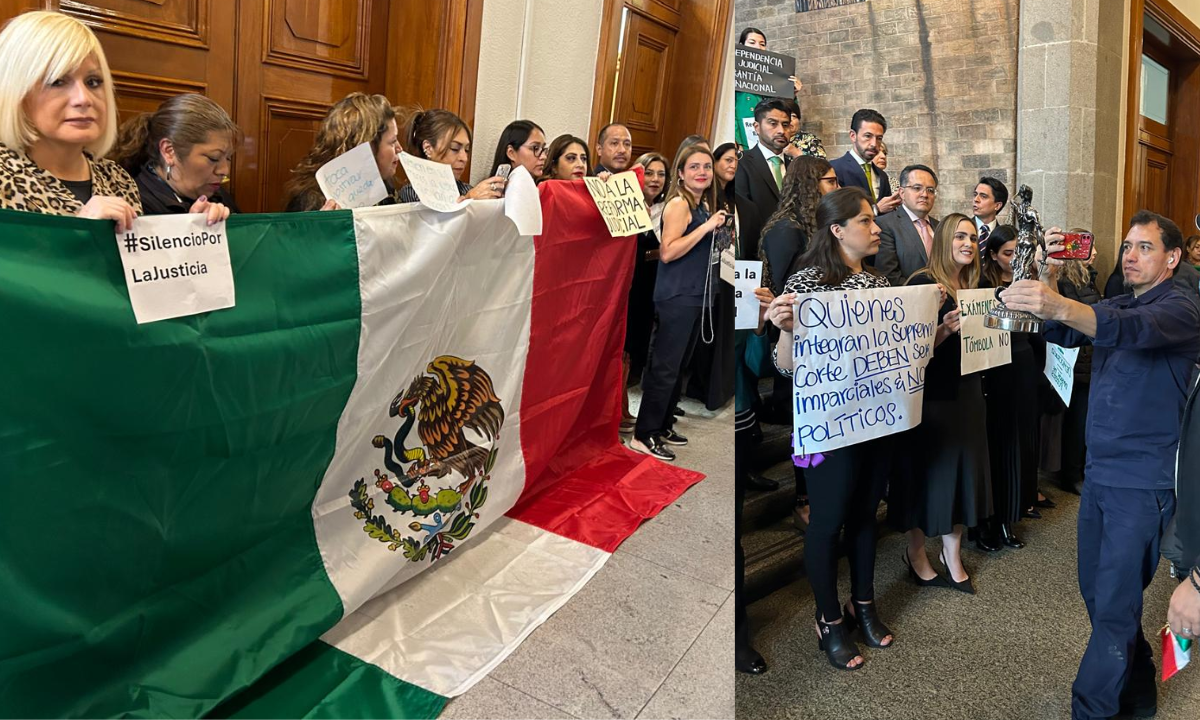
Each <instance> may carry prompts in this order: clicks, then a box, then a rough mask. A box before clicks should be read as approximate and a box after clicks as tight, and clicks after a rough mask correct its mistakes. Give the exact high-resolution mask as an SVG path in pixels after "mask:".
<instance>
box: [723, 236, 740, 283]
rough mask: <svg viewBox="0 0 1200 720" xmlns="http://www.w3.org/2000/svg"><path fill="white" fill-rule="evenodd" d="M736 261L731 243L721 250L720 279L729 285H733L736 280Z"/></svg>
mask: <svg viewBox="0 0 1200 720" xmlns="http://www.w3.org/2000/svg"><path fill="white" fill-rule="evenodd" d="M737 263H738V260H737V258H736V257H735V256H734V254H733V246H732V245H731V246H729V247H727V248H725V249H724V250H722V251H721V279H722V280H724V281H725V282H727V283H729V284H730V285H734V284H735V283H736V280H737Z"/></svg>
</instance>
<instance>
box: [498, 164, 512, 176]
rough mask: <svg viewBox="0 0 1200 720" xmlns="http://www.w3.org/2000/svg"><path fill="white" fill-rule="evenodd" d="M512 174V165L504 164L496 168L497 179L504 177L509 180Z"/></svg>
mask: <svg viewBox="0 0 1200 720" xmlns="http://www.w3.org/2000/svg"><path fill="white" fill-rule="evenodd" d="M510 172H512V165H509V164H508V163H504V164H503V165H501V166H500V167H498V168H496V177H502V178H504V179H505V180H507V179H508V174H509V173H510Z"/></svg>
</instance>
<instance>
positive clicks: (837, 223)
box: [767, 188, 894, 670]
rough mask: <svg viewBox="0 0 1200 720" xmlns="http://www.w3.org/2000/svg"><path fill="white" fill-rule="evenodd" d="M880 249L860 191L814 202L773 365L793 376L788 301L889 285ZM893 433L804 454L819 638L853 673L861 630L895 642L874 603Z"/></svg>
mask: <svg viewBox="0 0 1200 720" xmlns="http://www.w3.org/2000/svg"><path fill="white" fill-rule="evenodd" d="M878 252H879V226H878V225H876V224H875V214H874V212H873V211H872V210H871V201H870V200H869V199H868V198H867V196H866V193H864V192H863V191H862V190H860V189H859V188H843V189H840V190H835V191H833V192H831V193H828V194H826V195H825V196H824V197H822V198H821V201H820V203H819V204H818V206H817V219H816V233H815V235H814V236H813V238H812V240H811V241H810V242H809V246H808V250H807V251H806V252H805V253H804V254H803V255H802V256H801V258H800V260H799V263H798V264H799V266H800V268H801V269H800V270H799V271H798V272H796V273H795V274H793V275H792V276H791V277H790V278H788V280H787V283H786V284H785V285H784V288H783V291H784V293H783V294H782V295H780V296H779V297H777V298H775V300H773V301H772V302H771V305H770V307H769V308H768V309H767V318H768V319H769V320H770V321H771V323H772V324H774V325H775V326H776V327H778V328H779V330H780V334H779V340H778V342H777V343H776V345H775V352H774V354H775V365H776V367H777V368H778V369H779V372H781V373H783V374H784V375H787V376H791V375H792V366H793V359H792V342H793V321H794V317H793V306H794V304H795V302H796V295H797V294H798V293H813V292H834V291H840V290H867V289H871V288H886V287H888V281H887V278H885V277H883V276H882V275H880V274H879V273H878V272H876V271H875V269H874V268H873V267H871V266H869V265H867V264H865V262H864V261H865V260H866V259H867V258H869V257H872V256H874V255H875V254H876V253H878ZM891 448H892V438H891V437H882V438H877V439H873V440H868V441H866V442H862V443H859V444H857V445H854V446H851V447H848V448H841V449H838V450H834V451H832V452H829V453H825V454H814V455H810V456H807V457H805V458H803V461H804V462H807V464H808V470H807V471H806V477H807V480H808V495H809V502H810V503H811V505H812V508H813V513H812V521H811V522H810V524H809V526H808V532H807V534H806V535H805V540H804V567H805V571H806V572H807V574H808V579H809V583H810V584H811V585H812V589H813V595H814V596H815V598H816V601H817V618H816V620H817V622H816V629H817V637H818V638H819V646H820V648H821V649H822V650H824V651H825V656H826V657H827V658H828V660H829V663H830V664H831V665H833V666H834V667H835V668H837V669H839V670H857V669H858V668H860V667H862V664H863V657H862V654H861V653H859V651H858V648H857V647H856V646H855V644H854V641H853V640H851V639H850V632H851V631H852V630H853V629H854V626H855V625H859V626H861V627H862V631H863V639H864V640H865V641H866V643H867V645H868V646H869V647H873V648H885V647H890V646H891V644H892V641H893V639H894V637H893V635H892V631H891V630H889V629H888V627H887V626H886V625H884V624H883V621H882V620H880V618H879V614H878V612H877V610H876V608H875V602H874V601H875V535H876V521H875V511H876V508H877V507H878V506H879V501H880V499H882V497H883V491H884V486H885V484H886V482H887V474H888V470H889V467H890V465H891V455H892V451H891ZM843 533H844V535H845V542H846V554H847V556H848V557H849V561H850V582H851V590H850V602H849V603H847V604H846V605H845V606H844V607H843V606H842V605H841V604H840V603H839V600H838V595H837V564H838V544H839V538H840V537H841V536H842V535H843Z"/></svg>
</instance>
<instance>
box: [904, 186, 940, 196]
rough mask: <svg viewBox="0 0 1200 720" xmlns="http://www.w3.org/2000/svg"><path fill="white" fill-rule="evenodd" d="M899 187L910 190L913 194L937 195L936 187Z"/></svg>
mask: <svg viewBox="0 0 1200 720" xmlns="http://www.w3.org/2000/svg"><path fill="white" fill-rule="evenodd" d="M900 187H902V188H904V189H905V190H912V191H913V194H915V195H924V194H925V193H929V194H930V195H937V188H935V187H925V186H924V185H901V186H900Z"/></svg>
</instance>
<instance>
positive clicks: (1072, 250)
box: [1050, 232, 1094, 260]
mask: <svg viewBox="0 0 1200 720" xmlns="http://www.w3.org/2000/svg"><path fill="white" fill-rule="evenodd" d="M1093 241H1094V238H1093V237H1092V234H1091V233H1088V232H1085V233H1063V249H1062V250H1061V251H1059V252H1053V253H1050V257H1052V258H1054V259H1056V260H1087V259H1088V258H1090V257H1091V256H1092V242H1093Z"/></svg>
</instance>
